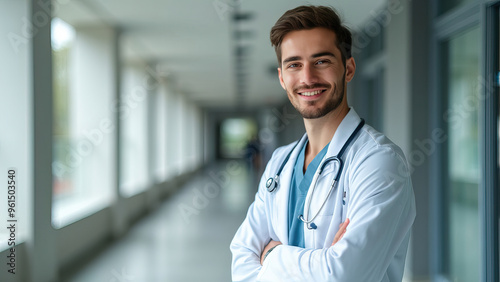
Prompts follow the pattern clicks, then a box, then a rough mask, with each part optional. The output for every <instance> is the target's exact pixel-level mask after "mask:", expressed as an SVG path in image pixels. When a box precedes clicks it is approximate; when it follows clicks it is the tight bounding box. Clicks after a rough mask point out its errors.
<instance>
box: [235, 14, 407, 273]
mask: <svg viewBox="0 0 500 282" xmlns="http://www.w3.org/2000/svg"><path fill="white" fill-rule="evenodd" d="M351 42H352V39H351V33H350V32H349V30H348V29H347V28H345V27H344V26H343V25H342V23H341V21H340V18H339V17H338V15H337V14H336V13H335V11H334V10H333V9H331V8H329V7H323V6H301V7H297V8H295V9H292V10H289V11H287V12H286V13H285V14H284V15H283V16H282V17H281V18H280V19H279V20H278V21H277V22H276V24H275V25H274V27H273V28H272V29H271V43H272V45H273V46H274V47H275V51H276V55H277V57H278V62H279V68H278V72H279V80H280V83H281V86H282V87H283V89H284V90H285V91H286V93H287V95H288V98H289V100H290V102H291V103H292V105H293V106H294V107H295V109H297V111H298V112H299V113H300V114H301V115H302V117H303V119H304V125H305V128H306V134H304V136H303V137H302V138H301V139H300V140H299V141H298V142H294V143H292V144H290V145H287V146H284V147H281V148H278V149H277V150H276V151H275V152H274V154H273V157H272V159H271V160H270V161H269V163H268V164H267V167H266V170H265V172H264V175H263V176H262V179H261V182H260V185H259V189H258V192H257V194H256V197H255V201H254V203H252V205H251V206H250V208H249V210H248V214H247V217H246V219H245V221H244V222H243V223H242V225H241V226H240V228H239V229H238V231H237V233H236V235H235V237H234V239H233V241H232V243H231V251H232V253H233V262H232V277H233V281H356V282H357V281H401V280H402V276H403V269H404V263H405V258H406V252H407V248H408V241H409V236H410V229H411V226H412V224H413V221H414V218H415V203H414V196H413V190H412V186H411V180H410V176H409V170H408V165H407V162H406V159H405V157H404V154H403V152H402V151H401V149H400V148H399V147H398V146H396V145H395V144H394V143H392V142H391V141H390V140H389V139H387V137H385V136H384V135H383V134H381V133H379V132H377V131H375V130H374V129H373V128H372V127H370V126H369V125H366V124H365V123H364V121H363V120H362V119H361V118H360V117H359V116H358V115H357V114H356V112H355V111H354V109H353V108H350V107H349V106H348V104H347V97H346V95H347V91H346V90H347V83H348V82H350V81H351V80H352V78H353V77H354V73H355V70H356V64H355V62H354V58H353V57H352V56H351V53H350V50H351Z"/></svg>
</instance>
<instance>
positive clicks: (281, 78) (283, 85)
mask: <svg viewBox="0 0 500 282" xmlns="http://www.w3.org/2000/svg"><path fill="white" fill-rule="evenodd" d="M278 76H279V78H280V84H281V87H283V89H285V91H286V87H285V82H284V81H283V75H282V73H281V68H278Z"/></svg>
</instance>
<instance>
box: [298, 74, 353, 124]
mask: <svg viewBox="0 0 500 282" xmlns="http://www.w3.org/2000/svg"><path fill="white" fill-rule="evenodd" d="M344 84H345V72H344V75H343V76H342V82H341V84H340V87H341V89H337V85H335V89H334V90H333V97H332V99H330V100H328V101H327V102H326V104H325V106H324V107H322V108H318V109H313V110H306V109H300V108H299V107H298V105H293V103H292V105H293V107H294V108H295V109H296V110H297V111H298V112H299V113H300V115H301V116H302V117H303V118H305V119H317V118H321V117H324V116H326V115H327V114H328V113H330V112H332V111H334V110H336V109H337V108H338V107H339V106H340V105H341V104H342V101H343V100H344ZM337 90H340V91H338V92H337ZM337 93H340V97H337V96H336V94H337ZM289 95H290V94H289ZM292 95H293V93H292ZM309 103H310V105H314V104H315V103H316V101H312V102H309Z"/></svg>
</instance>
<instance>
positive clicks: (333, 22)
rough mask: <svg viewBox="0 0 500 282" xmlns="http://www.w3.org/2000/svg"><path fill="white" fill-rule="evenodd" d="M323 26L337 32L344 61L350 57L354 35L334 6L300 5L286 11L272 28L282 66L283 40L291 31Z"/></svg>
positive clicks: (273, 42)
mask: <svg viewBox="0 0 500 282" xmlns="http://www.w3.org/2000/svg"><path fill="white" fill-rule="evenodd" d="M316 27H323V28H327V29H329V30H332V31H333V32H335V35H336V36H337V42H336V44H337V47H338V48H339V49H340V52H341V53H342V63H344V66H345V61H346V59H348V58H350V57H351V56H352V55H351V45H352V36H351V32H350V31H349V30H348V29H347V28H346V27H345V26H343V25H342V22H341V20H340V17H339V15H338V14H337V12H335V10H334V9H333V8H330V7H326V6H299V7H297V8H294V9H291V10H288V11H286V12H285V13H284V14H283V16H281V18H279V19H278V21H277V22H276V23H275V24H274V26H273V28H271V36H270V38H271V44H272V46H274V50H275V51H276V56H277V57H278V63H279V65H280V67H281V42H282V41H283V38H284V37H285V36H286V35H287V34H288V33H289V32H291V31H295V30H302V29H313V28H316Z"/></svg>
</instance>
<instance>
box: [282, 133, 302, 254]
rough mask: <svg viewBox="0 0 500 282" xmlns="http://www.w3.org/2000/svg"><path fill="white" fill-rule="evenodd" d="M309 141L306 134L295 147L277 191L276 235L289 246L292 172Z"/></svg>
mask: <svg viewBox="0 0 500 282" xmlns="http://www.w3.org/2000/svg"><path fill="white" fill-rule="evenodd" d="M306 140H307V135H306V134H304V135H303V136H302V138H301V139H300V141H299V144H298V145H297V146H296V147H295V149H294V150H293V152H292V154H291V155H290V159H288V162H287V163H286V165H285V167H284V168H283V171H282V172H281V175H280V180H279V181H280V187H279V188H278V190H277V195H276V197H277V199H279V200H278V201H276V203H277V207H276V210H275V214H276V220H277V224H276V235H277V236H278V237H279V239H281V240H282V241H281V243H283V244H285V245H286V244H288V198H289V196H290V185H291V180H292V172H293V168H294V166H295V161H296V160H297V157H298V155H299V153H300V149H301V148H302V146H304V143H305V142H306Z"/></svg>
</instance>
